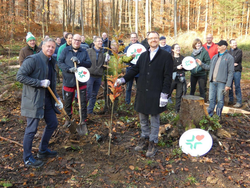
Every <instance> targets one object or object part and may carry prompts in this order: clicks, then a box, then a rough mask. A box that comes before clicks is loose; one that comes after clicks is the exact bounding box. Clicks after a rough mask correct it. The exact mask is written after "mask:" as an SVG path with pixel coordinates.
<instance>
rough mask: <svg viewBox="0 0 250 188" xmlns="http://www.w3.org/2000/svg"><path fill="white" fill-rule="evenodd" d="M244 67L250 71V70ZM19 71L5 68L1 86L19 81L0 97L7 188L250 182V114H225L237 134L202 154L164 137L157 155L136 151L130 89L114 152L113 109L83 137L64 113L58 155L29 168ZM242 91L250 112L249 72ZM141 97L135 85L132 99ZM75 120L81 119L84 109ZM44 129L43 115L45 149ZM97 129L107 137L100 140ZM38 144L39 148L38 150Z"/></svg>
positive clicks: (0, 151) (1, 177) (1, 162)
mask: <svg viewBox="0 0 250 188" xmlns="http://www.w3.org/2000/svg"><path fill="white" fill-rule="evenodd" d="M244 71H245V73H249V72H250V68H249V67H248V68H245V69H244ZM14 74H15V71H14V70H9V69H8V68H6V67H5V66H2V67H1V77H0V78H1V79H0V82H1V85H2V84H3V85H6V84H11V83H13V85H12V86H11V88H10V89H8V91H7V92H6V93H5V94H4V96H2V98H1V100H0V136H1V137H3V138H0V169H1V170H0V187H1V186H2V187H4V186H5V187H44V188H50V187H58V188H59V187H60V188H61V187H63V188H67V187H68V188H71V187H94V188H98V187H152V188H153V187H155V188H156V187H171V188H172V187H173V188H174V187H199V188H205V187H206V188H209V187H216V188H219V187H220V188H222V187H227V188H234V187H242V188H243V187H246V188H247V187H250V137H249V135H250V116H249V115H248V116H246V115H243V114H223V117H222V121H221V125H222V127H223V128H224V129H225V130H226V131H228V132H229V133H230V134H231V135H232V138H230V139H228V138H218V141H220V143H222V146H220V145H219V142H218V141H215V140H214V143H213V147H212V149H211V150H210V151H209V152H208V153H207V154H206V155H204V156H202V157H191V156H189V155H186V154H184V153H182V152H181V150H180V148H179V144H178V138H166V135H162V137H161V139H160V141H159V145H158V148H159V151H158V152H157V154H156V155H155V156H154V157H153V158H147V157H146V156H145V152H136V151H135V150H134V147H135V146H136V144H137V143H138V140H139V137H140V127H139V120H138V113H137V112H135V111H134V110H133V104H131V105H124V94H122V95H121V96H120V97H119V98H120V101H119V108H118V114H116V116H114V121H113V134H112V143H111V154H110V156H109V155H108V142H109V137H108V135H109V129H108V127H107V123H108V122H109V121H110V113H107V114H100V113H97V114H96V115H93V116H91V117H90V118H89V121H88V129H89V134H88V135H87V136H83V137H79V138H78V139H77V140H76V139H72V135H71V134H70V132H69V130H68V129H67V128H63V127H62V125H63V124H64V121H65V118H64V117H63V115H62V114H61V115H58V121H59V126H58V129H57V130H56V131H55V134H54V135H53V137H52V139H51V141H50V145H49V148H51V149H52V150H56V151H57V152H58V156H57V157H56V158H52V159H48V160H44V162H45V164H44V166H42V167H41V168H38V169H34V168H26V167H24V163H23V160H22V146H20V145H22V142H23V135H24V131H25V127H26V119H25V117H22V116H21V115H20V107H21V94H22V89H21V85H20V84H19V83H18V82H15V77H14V76H13V75H14ZM61 86H62V85H61V83H60V84H58V87H57V91H58V93H59V95H61ZM1 92H3V91H1ZM102 93H103V90H102V89H100V92H99V98H100V100H98V103H97V104H96V107H95V110H96V112H100V111H101V110H102V108H103V100H101V99H102V98H103V95H102ZM123 93H124V92H123ZM242 93H243V102H244V105H243V107H242V109H244V110H248V111H249V110H250V108H249V102H248V101H249V99H250V80H249V78H247V79H243V80H242ZM134 95H135V89H134V90H133V97H132V98H134ZM132 101H133V100H132ZM174 115H175V114H174V110H173V105H172V106H171V105H170V107H169V108H168V110H167V111H165V112H164V113H163V114H162V116H161V119H162V120H163V121H162V122H161V123H162V124H166V123H168V120H169V119H170V118H171V116H174ZM74 118H76V119H77V118H78V115H77V108H75V114H74ZM180 118H181V117H180ZM44 127H45V122H44V120H41V121H40V123H39V127H38V131H37V134H36V136H35V138H34V141H33V147H36V148H38V147H39V143H40V139H41V136H42V133H43V130H44ZM97 135H99V136H101V139H99V140H98V141H96V137H97ZM5 138H6V139H10V140H12V141H16V142H17V143H19V144H20V145H18V144H14V143H11V142H10V141H6V139H5ZM36 148H34V149H33V153H34V156H36V154H37V149H36Z"/></svg>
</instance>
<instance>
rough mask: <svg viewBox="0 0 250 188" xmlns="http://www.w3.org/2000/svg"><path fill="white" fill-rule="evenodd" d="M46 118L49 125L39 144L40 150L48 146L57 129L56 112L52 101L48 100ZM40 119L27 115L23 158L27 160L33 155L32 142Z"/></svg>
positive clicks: (45, 110) (45, 111)
mask: <svg viewBox="0 0 250 188" xmlns="http://www.w3.org/2000/svg"><path fill="white" fill-rule="evenodd" d="M44 119H45V122H46V124H47V126H46V127H45V129H44V132H43V136H42V140H41V143H40V146H39V150H40V151H41V150H42V151H43V150H46V149H47V148H48V145H49V140H50V138H51V136H52V134H53V132H54V131H55V130H56V128H57V125H58V121H57V118H56V113H55V111H54V109H53V107H52V104H51V102H50V103H49V102H46V104H45V109H44ZM39 121H40V119H39V118H29V117H27V127H26V129H25V133H24V138H23V160H24V161H25V160H27V159H28V158H29V157H30V156H31V155H32V153H31V150H32V142H33V139H34V136H35V134H36V132H37V127H38V123H39Z"/></svg>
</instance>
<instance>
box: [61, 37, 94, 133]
mask: <svg viewBox="0 0 250 188" xmlns="http://www.w3.org/2000/svg"><path fill="white" fill-rule="evenodd" d="M80 45H81V36H80V35H79V34H75V35H73V39H72V45H70V46H68V47H66V48H64V49H63V51H62V53H61V55H60V57H59V59H58V63H59V67H60V68H61V69H62V72H63V85H64V87H63V89H64V96H65V100H64V106H65V111H66V112H67V114H68V116H69V117H70V118H71V117H72V101H73V98H74V96H75V90H76V78H75V72H76V71H77V68H75V67H74V63H73V61H72V60H71V58H72V57H76V58H77V59H78V63H77V67H86V68H90V67H91V61H90V58H89V55H88V53H87V51H86V50H85V49H83V48H81V47H80ZM86 88H87V83H82V82H79V89H80V97H81V98H80V99H81V106H82V109H81V110H82V112H81V113H82V118H83V121H84V120H86V118H87V96H86ZM78 97H79V96H78ZM67 125H69V121H68V120H66V122H65V124H64V126H67ZM87 133H88V130H87V125H86V123H85V125H84V134H87Z"/></svg>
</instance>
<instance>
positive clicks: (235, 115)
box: [229, 113, 242, 117]
mask: <svg viewBox="0 0 250 188" xmlns="http://www.w3.org/2000/svg"><path fill="white" fill-rule="evenodd" d="M229 115H230V116H231V117H237V116H242V114H237V113H233V114H229Z"/></svg>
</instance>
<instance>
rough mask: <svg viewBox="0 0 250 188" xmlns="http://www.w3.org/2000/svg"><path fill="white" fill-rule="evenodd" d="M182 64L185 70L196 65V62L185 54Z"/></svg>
mask: <svg viewBox="0 0 250 188" xmlns="http://www.w3.org/2000/svg"><path fill="white" fill-rule="evenodd" d="M182 66H183V68H184V69H186V70H192V69H193V68H195V67H196V66H197V64H196V61H195V59H194V58H193V57H191V56H187V57H185V58H184V59H183V60H182Z"/></svg>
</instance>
